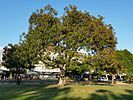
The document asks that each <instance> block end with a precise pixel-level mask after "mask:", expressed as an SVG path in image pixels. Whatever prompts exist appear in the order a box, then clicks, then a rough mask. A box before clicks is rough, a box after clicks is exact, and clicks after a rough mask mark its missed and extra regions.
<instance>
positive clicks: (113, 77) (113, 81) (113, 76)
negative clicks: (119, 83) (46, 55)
mask: <svg viewBox="0 0 133 100" xmlns="http://www.w3.org/2000/svg"><path fill="white" fill-rule="evenodd" d="M114 79H115V75H114V74H112V85H114V83H115V80H114Z"/></svg>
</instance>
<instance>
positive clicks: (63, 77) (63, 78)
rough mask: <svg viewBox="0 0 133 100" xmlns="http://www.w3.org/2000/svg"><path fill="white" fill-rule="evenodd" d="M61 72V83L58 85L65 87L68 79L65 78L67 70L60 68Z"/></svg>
mask: <svg viewBox="0 0 133 100" xmlns="http://www.w3.org/2000/svg"><path fill="white" fill-rule="evenodd" d="M60 70H61V72H60V77H59V83H58V85H59V86H61V87H63V86H64V85H65V83H66V80H65V70H64V69H60Z"/></svg>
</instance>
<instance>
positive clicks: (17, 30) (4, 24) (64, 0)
mask: <svg viewBox="0 0 133 100" xmlns="http://www.w3.org/2000/svg"><path fill="white" fill-rule="evenodd" d="M47 4H50V5H52V7H54V8H55V9H56V10H57V11H58V13H59V15H62V14H63V8H64V7H65V6H68V5H70V4H72V5H76V6H77V7H78V9H80V10H82V11H84V10H86V11H88V12H90V14H92V15H94V16H98V15H102V16H103V17H104V18H105V19H104V21H105V23H106V24H112V26H113V27H114V29H115V32H116V37H117V41H118V44H117V49H128V50H129V51H131V52H132V53H133V45H132V43H133V0H0V48H1V47H4V46H6V45H7V44H8V43H13V44H14V43H18V41H19V36H20V35H21V33H22V32H26V31H27V30H28V19H29V17H30V15H31V14H32V12H34V11H36V9H40V8H43V7H44V6H46V5H47Z"/></svg>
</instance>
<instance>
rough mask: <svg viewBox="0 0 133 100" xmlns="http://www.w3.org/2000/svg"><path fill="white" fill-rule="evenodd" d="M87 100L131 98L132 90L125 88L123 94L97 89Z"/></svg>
mask: <svg viewBox="0 0 133 100" xmlns="http://www.w3.org/2000/svg"><path fill="white" fill-rule="evenodd" d="M88 100H133V90H128V89H125V94H114V93H113V92H111V91H109V90H104V89H99V90H96V91H95V93H93V94H91V95H90V96H89V97H88Z"/></svg>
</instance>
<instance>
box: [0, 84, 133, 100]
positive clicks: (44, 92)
mask: <svg viewBox="0 0 133 100" xmlns="http://www.w3.org/2000/svg"><path fill="white" fill-rule="evenodd" d="M0 100H133V85H115V86H107V85H67V86H65V87H63V88H62V87H58V86H56V85H49V86H48V85H19V86H17V85H3V86H2V85H0Z"/></svg>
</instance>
